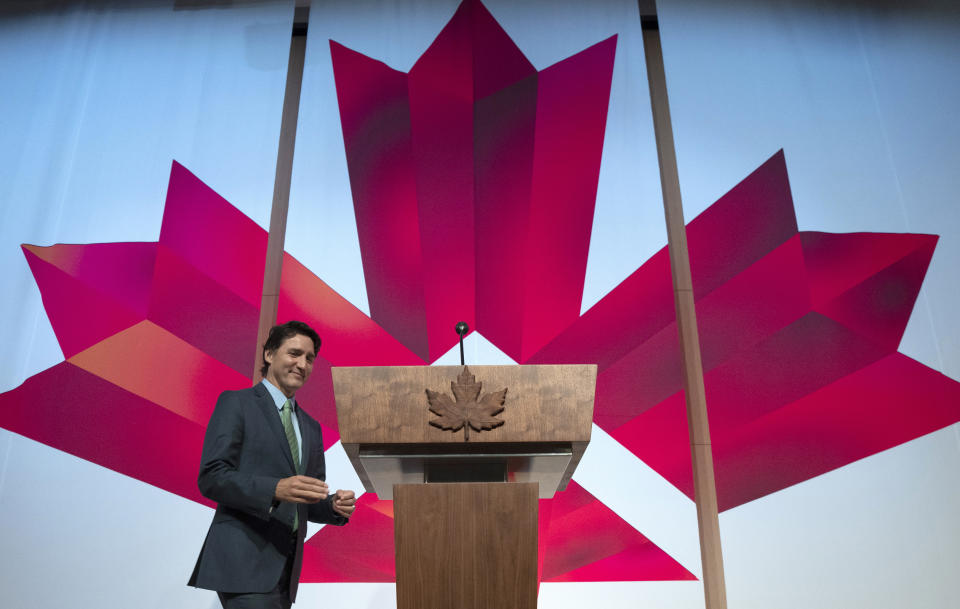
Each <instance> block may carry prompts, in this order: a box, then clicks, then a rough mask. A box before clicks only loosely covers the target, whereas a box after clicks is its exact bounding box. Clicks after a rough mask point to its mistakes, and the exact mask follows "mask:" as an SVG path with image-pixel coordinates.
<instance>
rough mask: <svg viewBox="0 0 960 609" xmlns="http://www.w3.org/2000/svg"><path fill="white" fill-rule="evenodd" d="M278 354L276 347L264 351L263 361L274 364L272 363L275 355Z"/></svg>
mask: <svg viewBox="0 0 960 609" xmlns="http://www.w3.org/2000/svg"><path fill="white" fill-rule="evenodd" d="M276 354H277V350H276V349H274V350H272V351H264V352H263V361H264V362H266V363H267V365H268V366H269V365H272V364H273V356H275V355H276Z"/></svg>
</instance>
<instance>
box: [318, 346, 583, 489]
mask: <svg viewBox="0 0 960 609" xmlns="http://www.w3.org/2000/svg"><path fill="white" fill-rule="evenodd" d="M468 368H469V370H468V371H466V372H465V371H464V367H463V366H389V367H358V368H333V371H332V372H333V387H334V394H335V396H336V402H337V418H338V422H339V426H340V438H341V442H342V443H343V447H344V449H345V450H346V452H347V455H348V456H349V458H350V461H351V462H352V463H353V466H354V468H355V469H356V470H357V473H358V474H359V476H360V479H361V480H362V481H363V484H364V487H365V488H366V490H367V491H370V492H375V493H377V495H379V496H380V498H381V499H389V498H391V497H392V485H393V484H400V483H422V482H424V472H425V471H428V470H430V469H431V466H432V465H439V464H443V465H445V466H452V467H459V466H460V465H462V466H463V467H462V469H463V471H468V470H473V471H480V470H482V469H483V468H484V467H485V466H486V465H490V464H502V465H503V466H504V476H505V477H506V480H509V481H517V482H522V481H536V482H539V483H540V496H541V497H552V496H553V493H554V492H555V491H556V490H563V489H564V488H566V485H567V482H568V481H569V480H570V477H571V476H572V475H573V471H574V469H575V468H576V465H577V463H578V462H579V460H580V457H581V456H582V455H583V451H584V449H585V448H586V445H587V443H588V442H589V440H590V430H591V426H592V421H593V402H594V391H595V387H596V378H597V367H596V366H595V365H555V366H469V367H468ZM471 377H472V378H471ZM504 389H505V390H506V393H505V394H501V392H502V391H503V390H504ZM428 391H429V393H430V394H432V396H431V397H428ZM431 402H432V404H431ZM501 407H502V410H501V409H500V408H501ZM458 418H459V419H460V420H462V421H463V424H461V425H460V426H459V427H456V425H455V424H452V423H451V421H454V422H455V421H456V420H457V419H458ZM452 427H456V429H451V428H452ZM458 464H459V465H458Z"/></svg>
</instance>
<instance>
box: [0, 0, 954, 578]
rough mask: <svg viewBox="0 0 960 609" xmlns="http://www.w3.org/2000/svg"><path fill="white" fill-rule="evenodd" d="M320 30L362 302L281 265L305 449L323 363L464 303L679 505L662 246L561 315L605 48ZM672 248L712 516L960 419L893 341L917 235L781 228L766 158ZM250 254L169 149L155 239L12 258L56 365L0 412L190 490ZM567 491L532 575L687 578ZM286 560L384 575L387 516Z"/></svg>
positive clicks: (58, 443)
mask: <svg viewBox="0 0 960 609" xmlns="http://www.w3.org/2000/svg"><path fill="white" fill-rule="evenodd" d="M464 41H466V42H467V43H468V44H463V42H464ZM332 46H333V61H334V70H335V74H336V80H337V92H338V96H339V98H340V104H341V119H342V124H343V130H344V141H345V145H346V153H347V159H348V166H349V170H350V178H351V187H352V189H353V195H354V202H355V208H356V212H357V219H358V230H359V234H360V243H361V247H362V256H363V263H364V273H365V278H366V282H367V286H368V291H369V299H370V309H371V317H368V316H367V315H365V314H364V313H363V312H361V311H359V310H358V309H356V307H354V306H353V305H351V304H350V303H349V302H347V301H346V300H344V299H343V298H342V297H340V296H339V295H338V294H336V293H335V292H334V291H333V290H331V289H330V288H329V286H327V285H326V284H325V283H323V281H321V280H320V279H319V278H317V277H316V276H314V275H313V274H312V273H311V272H310V271H309V270H308V269H306V268H305V267H303V265H301V264H300V263H299V262H297V261H296V260H295V259H293V258H292V257H289V256H287V257H286V258H285V259H284V266H283V274H282V277H283V283H282V286H281V294H280V307H279V315H278V317H279V318H280V319H284V320H286V319H302V320H304V321H306V322H307V323H310V324H311V325H312V326H314V327H315V328H317V330H318V331H319V332H320V334H321V335H322V336H323V338H324V347H323V349H322V351H321V353H320V355H319V357H318V358H317V361H316V365H315V373H314V378H313V380H311V382H310V383H308V384H307V385H306V386H305V387H304V389H303V390H302V392H301V393H300V394H299V397H301V398H302V400H303V403H304V404H305V405H306V406H307V408H308V409H309V410H310V411H311V413H312V414H313V415H314V416H315V417H316V418H317V419H318V420H319V421H320V422H321V424H322V425H323V428H324V441H325V444H326V446H325V448H326V447H329V446H330V445H331V444H333V443H334V442H335V441H336V440H337V437H338V436H337V432H336V417H335V411H334V403H333V392H332V381H331V378H330V373H329V367H330V366H331V365H399V364H425V363H429V362H430V361H433V360H435V359H436V358H437V357H438V356H439V355H441V354H442V353H444V352H446V351H447V350H448V349H449V348H450V347H451V346H452V345H453V343H454V341H455V340H456V338H455V336H454V334H453V333H452V332H451V331H450V328H452V327H453V325H454V323H455V322H456V321H459V320H460V319H462V318H464V317H466V321H468V322H469V323H470V325H471V326H472V327H474V328H476V329H477V330H479V331H480V332H482V333H483V335H484V336H486V337H487V338H488V339H490V340H491V341H492V342H493V343H494V344H496V345H497V346H498V347H500V348H501V349H502V350H503V351H505V352H506V353H507V354H509V355H510V356H511V357H513V358H514V359H515V360H516V361H518V362H520V363H597V364H598V365H599V376H598V384H597V402H596V415H595V422H596V423H597V424H598V425H600V426H601V427H602V428H604V429H605V430H607V431H608V432H609V433H610V434H611V435H612V436H613V437H614V438H616V439H617V440H618V441H620V442H621V443H623V444H624V445H625V446H626V447H627V448H629V449H630V450H631V451H633V452H634V453H635V454H636V455H637V456H639V457H640V458H642V459H643V460H644V461H645V462H646V463H648V464H649V465H651V466H652V467H653V468H655V469H656V470H657V471H658V472H660V473H661V474H662V475H663V476H664V477H666V478H667V479H668V480H670V481H671V482H672V483H673V484H675V485H676V486H677V487H678V488H680V489H682V490H684V491H685V492H687V493H688V494H690V492H691V490H690V488H691V484H690V465H689V447H688V438H687V431H686V423H685V418H684V414H683V407H682V401H683V396H682V391H681V387H682V384H681V379H680V366H679V354H678V351H677V342H676V329H675V328H674V326H673V323H674V322H673V319H674V313H673V301H672V290H671V285H670V274H669V261H668V259H667V255H666V251H661V252H659V253H658V254H656V255H655V256H653V257H652V258H651V259H650V260H649V261H648V262H646V263H645V264H644V265H643V266H642V267H640V268H639V269H637V271H636V272H635V273H633V274H632V275H631V276H630V277H629V278H627V279H626V280H625V281H624V282H623V283H621V284H620V285H619V286H617V288H615V289H614V290H613V291H612V292H610V293H609V294H608V295H607V296H606V297H605V298H604V299H603V300H601V301H600V302H599V303H597V305H595V306H594V307H593V308H591V309H590V310H589V311H587V312H586V313H585V314H584V315H582V316H581V315H579V309H580V298H581V294H582V288H583V282H584V274H585V269H586V256H587V251H588V249H589V238H590V228H591V221H592V215H593V204H594V198H595V195H596V184H597V176H598V172H599V163H600V151H601V148H602V142H603V129H604V122H605V118H606V107H607V98H608V94H609V86H610V75H611V71H612V65H613V56H614V50H615V40H614V39H610V40H607V41H604V42H601V43H599V44H597V45H595V46H594V47H591V48H590V49H587V50H586V51H584V52H582V53H580V54H578V55H575V56H574V57H571V58H570V59H568V60H565V61H562V62H560V63H558V64H556V65H555V66H551V67H550V68H547V69H545V70H542V71H540V72H537V71H536V70H534V69H533V67H532V66H531V65H530V64H529V62H528V61H527V60H526V59H525V58H524V57H523V55H522V53H520V51H519V49H517V48H516V46H515V45H513V43H512V41H510V39H509V37H508V36H507V35H506V33H505V32H503V30H502V29H501V28H500V27H499V25H497V24H496V21H495V20H493V18H492V17H491V16H490V15H489V13H488V12H487V11H486V9H485V8H484V7H483V5H482V4H480V3H479V2H473V1H468V2H465V3H464V4H463V5H461V7H460V9H458V11H457V14H456V15H455V16H454V18H453V19H452V20H451V21H450V23H449V24H448V25H447V26H446V27H445V28H444V30H443V31H442V32H441V34H440V35H439V36H438V38H437V40H436V41H434V43H433V45H432V46H431V47H430V49H429V50H428V51H427V52H426V53H425V54H424V56H423V57H422V58H421V59H420V60H419V61H418V62H417V64H416V65H415V66H414V68H413V69H412V70H411V71H410V73H409V74H403V73H401V72H397V71H394V70H391V69H390V68H388V67H386V66H385V65H383V64H382V63H380V62H377V61H375V60H372V59H368V58H366V57H363V56H362V55H359V54H358V53H355V52H353V51H350V50H348V49H346V48H344V47H342V46H340V45H337V44H336V43H332ZM414 136H415V137H414ZM211 226H215V227H217V230H215V231H211V230H210V227H211ZM454 229H455V230H454ZM688 237H689V246H690V252H691V263H692V271H693V275H694V287H695V291H696V293H695V297H696V300H697V306H698V315H699V320H700V334H701V346H702V349H703V360H704V368H705V371H706V389H707V399H708V408H709V409H710V417H711V424H712V426H713V442H714V455H715V459H716V475H717V487H718V493H719V497H720V504H721V509H728V508H730V507H733V506H735V505H739V504H742V503H744V502H746V501H750V500H753V499H755V498H757V497H760V496H763V495H765V494H767V493H770V492H773V491H775V490H778V489H781V488H784V487H786V486H789V485H791V484H795V483H797V482H800V481H802V480H806V479H809V478H810V477H813V476H817V475H820V474H822V473H824V472H826V471H829V470H830V469H833V468H836V467H839V466H842V465H845V464H847V463H850V462H852V461H854V460H856V459H860V458H863V457H865V456H868V455H871V454H874V453H876V452H878V451H881V450H884V449H886V448H889V447H891V446H894V445H896V444H899V443H902V442H906V441H908V440H911V439H913V438H916V437H919V436H921V435H923V434H926V433H930V432H932V431H934V430H936V429H939V428H941V427H944V426H946V425H949V424H952V423H954V422H956V421H957V420H958V419H960V409H958V406H957V404H958V403H960V399H958V398H960V385H958V384H957V383H956V382H955V381H953V380H951V379H949V378H947V377H945V376H943V375H941V374H939V373H937V372H935V371H933V370H931V369H929V368H927V367H925V366H922V365H920V364H919V363H917V362H915V361H913V360H911V359H909V358H907V357H905V356H903V355H902V354H899V353H897V351H896V349H897V346H898V344H899V341H900V338H901V336H902V334H903V331H904V327H905V325H906V322H907V320H908V319H909V316H910V313H911V310H912V308H913V303H914V300H915V299H916V295H917V292H918V290H919V287H920V284H921V282H922V280H923V276H924V274H925V272H926V268H927V265H928V263H929V260H930V256H931V255H932V252H933V248H934V246H935V243H936V237H933V236H930V235H890V234H849V235H835V234H825V233H815V232H798V230H797V225H796V220H795V216H794V211H793V203H792V200H791V197H790V188H789V182H788V179H787V174H786V165H785V162H784V158H783V155H782V153H778V154H776V155H774V157H772V158H771V159H770V160H769V161H768V162H766V163H765V164H764V165H763V166H762V167H760V168H759V169H758V170H757V171H755V172H754V173H753V174H752V175H750V176H749V177H748V178H747V179H745V180H744V181H743V182H742V183H741V184H740V185H738V186H737V187H735V188H734V189H733V190H731V191H730V193H728V194H727V195H725V196H724V197H722V198H721V199H720V200H718V201H717V202H716V203H715V204H714V205H713V206H711V207H710V208H709V209H707V210H706V211H705V212H704V213H703V214H701V215H700V216H699V217H697V218H696V219H695V220H694V221H692V222H691V223H690V224H689V226H688ZM265 251H266V234H265V232H264V231H263V230H262V229H261V228H260V227H259V226H257V225H256V224H255V223H254V222H252V221H251V220H250V219H249V218H246V217H245V216H243V214H241V213H240V212H239V211H237V210H236V209H235V208H234V207H233V206H231V205H230V204H229V203H228V202H227V201H225V200H224V199H222V198H221V197H219V196H218V195H216V193H214V192H213V191H211V190H210V189H209V188H207V187H206V186H205V185H204V184H203V183H202V182H200V181H199V180H198V179H197V178H195V177H194V176H193V175H192V174H190V173H189V172H188V171H187V170H186V169H184V168H183V167H181V166H180V165H178V164H176V163H174V165H173V168H172V171H171V177H170V186H169V189H168V195H167V202H166V207H165V211H164V218H163V225H162V229H161V233H160V239H159V241H158V242H157V243H114V244H89V245H56V246H52V247H36V246H24V253H25V255H26V257H27V261H28V263H29V264H30V267H31V270H32V271H33V274H34V277H35V279H36V281H37V284H38V286H39V287H40V290H41V294H42V297H43V302H44V307H45V309H46V311H47V314H48V316H49V318H50V321H51V324H52V326H53V329H54V331H55V333H56V335H57V339H58V341H59V342H60V345H61V348H62V349H63V352H64V356H65V358H66V359H65V361H64V362H62V363H61V364H58V365H56V366H54V367H52V368H50V369H48V370H46V371H44V372H41V373H39V374H37V375H35V376H34V377H32V378H30V379H28V380H27V381H26V382H25V383H24V384H23V385H22V386H21V387H18V388H16V389H14V390H12V391H9V392H7V393H4V394H2V395H0V426H3V427H4V428H6V429H9V430H11V431H14V432H16V433H19V434H22V435H25V436H27V437H30V438H32V439H35V440H37V441H40V442H43V443H45V444H48V445H50V446H53V447H55V448H58V449H60V450H64V451H67V452H70V453H71V454H74V455H77V456H79V457H81V458H84V459H88V460H90V461H93V462H95V463H98V464H100V465H103V466H105V467H109V468H111V469H114V470H116V471H119V472H122V473H124V474H127V475H130V476H133V477H136V478H137V479H139V480H142V481H144V482H147V483H149V484H153V485H156V486H159V487H161V488H164V489H167V490H169V491H171V492H174V493H177V494H179V495H181V496H183V497H187V498H189V499H192V500H195V501H199V502H203V503H208V502H207V501H206V500H205V499H203V498H202V497H201V496H200V495H199V493H198V491H197V488H196V484H195V480H196V468H197V464H198V463H199V453H200V445H201V442H202V437H203V431H204V426H205V424H206V421H207V419H208V417H209V414H210V411H211V409H212V407H213V404H214V402H215V397H216V394H217V393H219V391H221V390H223V389H230V388H239V387H242V386H245V385H248V384H249V382H250V379H249V378H248V377H247V375H248V374H249V372H250V371H251V370H252V369H253V363H254V362H253V354H254V353H255V351H256V349H255V347H256V345H255V344H254V342H255V340H256V336H255V332H256V326H257V312H258V307H259V303H260V289H261V285H260V281H261V278H262V269H263V265H264V255H265ZM451 269H453V270H454V272H453V274H452V275H451ZM463 269H468V271H467V272H466V273H464V272H463ZM451 276H457V277H459V278H461V279H462V281H460V282H459V283H457V284H451V282H450V281H449V277H451ZM211 320H214V322H215V323H211ZM638 396H639V399H638ZM144 454H149V455H152V456H154V457H155V458H153V459H151V460H144V459H142V458H140V457H142V455H144ZM570 488H571V490H570V491H568V492H566V493H563V494H559V495H558V496H557V497H556V498H555V499H553V500H550V501H542V502H541V535H540V539H541V542H540V543H541V560H542V566H541V573H542V578H543V580H544V581H598V580H611V579H616V580H640V579H689V578H692V575H690V573H689V572H687V571H686V569H684V568H683V567H682V566H680V565H679V564H678V563H677V562H676V561H674V560H673V559H672V558H670V557H669V556H668V555H667V554H665V553H664V552H663V551H662V550H660V549H659V548H657V547H656V546H655V545H653V544H652V543H650V542H649V541H648V540H647V539H646V538H645V537H644V536H643V535H641V534H640V533H639V532H637V531H636V530H635V529H633V527H631V526H629V525H628V524H627V523H625V522H624V521H623V520H622V519H620V518H619V517H618V516H616V514H614V513H613V512H612V511H610V510H609V509H608V508H606V506H604V505H603V504H602V503H600V502H599V501H597V500H596V499H594V498H593V497H592V496H590V495H589V493H587V492H586V491H584V490H583V489H582V488H580V487H578V486H577V485H576V484H575V483H571V487H570ZM587 526H589V527H590V530H591V532H592V533H594V534H592V535H591V536H589V539H588V536H584V535H582V530H583V529H584V528H585V527H587ZM328 542H332V543H336V544H337V545H338V547H340V548H342V549H343V552H342V553H340V554H338V558H337V560H336V561H333V560H331V559H330V557H329V556H328V555H327V554H325V553H324V552H323V549H322V545H323V544H325V543H328ZM304 556H305V558H304V570H303V579H304V581H392V580H393V541H392V505H391V504H390V502H383V501H377V500H375V499H374V498H373V497H369V496H364V497H362V498H361V501H360V507H359V508H358V510H357V513H356V515H355V517H354V522H353V524H351V526H349V527H344V528H333V527H327V528H325V529H323V530H322V531H321V532H320V533H318V534H317V535H315V536H314V537H313V538H312V539H311V540H310V541H309V542H308V544H307V550H306V552H305V555H304Z"/></svg>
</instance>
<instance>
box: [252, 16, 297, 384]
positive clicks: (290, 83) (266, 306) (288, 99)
mask: <svg viewBox="0 0 960 609" xmlns="http://www.w3.org/2000/svg"><path fill="white" fill-rule="evenodd" d="M293 15H294V16H293V32H292V34H291V37H290V59H289V60H288V63H287V84H286V89H285V91H284V94H283V113H282V115H281V118H280V141H279V144H278V146H277V172H276V175H275V177H274V182H273V207H272V208H271V211H270V234H269V235H268V236H267V258H266V262H265V264H264V270H263V291H262V293H261V297H260V321H259V323H258V324H257V345H256V349H257V352H256V355H255V357H254V364H253V375H252V378H253V382H254V384H256V383H259V382H260V379H261V376H260V366H261V364H262V362H261V361H260V347H261V346H262V345H263V343H264V342H265V341H266V340H267V335H268V334H269V332H270V328H271V326H273V325H274V324H275V323H276V322H277V304H278V302H279V299H280V272H281V269H282V267H283V244H284V237H285V236H286V232H287V209H288V208H289V205H290V181H291V177H292V175H293V149H294V144H295V143H296V139H297V116H298V113H299V110H300V86H301V84H302V83H303V63H304V55H305V53H306V48H307V21H308V20H309V17H310V6H309V5H308V6H297V7H296V8H295V9H294V14H293Z"/></svg>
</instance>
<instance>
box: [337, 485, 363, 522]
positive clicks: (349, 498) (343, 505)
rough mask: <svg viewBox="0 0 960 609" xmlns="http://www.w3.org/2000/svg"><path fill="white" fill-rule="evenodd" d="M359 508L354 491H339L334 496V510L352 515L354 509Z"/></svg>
mask: <svg viewBox="0 0 960 609" xmlns="http://www.w3.org/2000/svg"><path fill="white" fill-rule="evenodd" d="M355 509H357V499H356V495H355V494H354V492H353V491H337V492H336V495H335V496H334V498H333V511H334V512H336V513H338V514H340V515H341V516H344V517H346V518H349V517H350V514H352V513H353V510H355Z"/></svg>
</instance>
